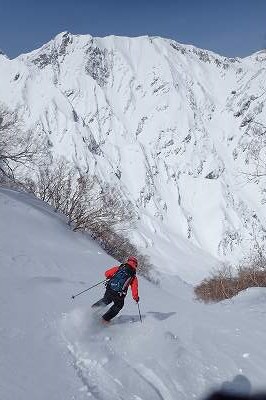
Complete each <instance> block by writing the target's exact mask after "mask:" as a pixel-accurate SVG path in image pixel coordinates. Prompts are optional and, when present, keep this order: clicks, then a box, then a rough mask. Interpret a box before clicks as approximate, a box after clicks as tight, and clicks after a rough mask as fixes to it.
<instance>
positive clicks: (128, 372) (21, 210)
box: [0, 189, 266, 400]
mask: <svg viewBox="0 0 266 400" xmlns="http://www.w3.org/2000/svg"><path fill="white" fill-rule="evenodd" d="M32 203H34V207H33V208H32ZM0 227H1V233H2V232H4V235H2V236H1V244H0V274H1V275H0V301H1V308H0V320H1V321H4V322H2V325H1V327H0V348H1V363H0V375H1V378H2V383H1V386H0V398H1V400H2V399H3V400H14V399H19V400H28V399H29V398H34V399H35V400H47V398H49V400H73V399H75V400H84V399H86V398H89V397H92V398H94V399H96V400H114V399H121V400H122V399H123V400H147V399H154V400H176V399H177V398H178V399H180V400H191V399H192V398H195V399H200V398H202V396H204V394H206V392H208V391H209V390H211V388H219V387H221V385H222V384H225V383H226V382H229V383H230V382H231V381H233V379H234V378H235V377H237V376H238V375H239V374H240V375H243V377H244V378H246V379H247V380H248V381H249V382H250V386H251V388H252V390H253V391H256V390H258V389H262V388H264V389H266V388H265V382H266V364H265V360H266V347H265V337H266V326H265V315H266V306H265V298H266V292H265V288H252V289H250V290H247V291H245V292H244V293H241V294H240V295H239V296H237V297H236V298H234V299H232V300H230V301H226V302H223V303H221V304H218V305H210V306H206V305H204V304H201V303H198V302H195V301H194V299H193V290H192V288H191V286H190V285H188V284H186V283H185V282H183V281H182V280H181V279H180V278H179V277H178V276H176V275H167V274H161V276H160V285H158V286H155V285H153V284H151V283H150V282H147V281H146V280H144V279H142V278H141V277H140V279H139V283H140V297H141V302H140V308H141V312H142V317H143V323H142V324H141V323H140V321H139V316H138V310H137V308H136V304H135V303H134V302H133V301H132V299H131V298H130V294H128V296H127V299H126V303H125V307H124V309H123V310H122V312H121V313H120V315H119V316H118V317H116V318H115V319H114V320H113V322H112V323H111V325H109V326H107V327H105V326H102V325H101V324H100V322H99V318H100V316H99V315H96V314H94V313H92V311H91V308H90V305H91V304H93V303H94V302H95V301H96V300H97V299H99V298H100V296H101V295H102V293H103V291H104V287H98V288H95V289H94V290H92V291H90V292H89V293H86V295H84V296H80V297H78V298H77V299H75V301H73V300H72V299H71V295H72V294H74V293H75V292H79V291H80V290H83V289H85V288H86V287H88V286H90V285H91V284H92V283H96V282H98V281H99V278H101V277H102V275H103V271H104V270H105V269H106V267H110V266H111V265H114V263H115V262H114V260H112V259H111V258H110V257H108V256H107V255H105V254H104V253H103V252H102V250H101V249H100V248H99V247H98V246H97V245H96V244H95V243H94V242H93V241H91V240H90V239H89V238H87V237H84V236H83V235H80V234H75V233H73V232H71V231H70V230H69V229H68V227H67V225H66V224H65V223H64V220H63V219H62V217H60V216H58V215H56V214H54V213H53V212H52V210H51V209H50V208H49V207H47V206H45V205H44V204H43V203H42V202H41V201H37V200H34V201H33V199H32V197H31V196H28V195H26V194H21V193H16V192H14V191H10V190H4V189H0ZM55 244H56V245H55ZM181 261H182V262H183V263H184V264H186V257H185V255H184V257H183V259H182V260H181Z"/></svg>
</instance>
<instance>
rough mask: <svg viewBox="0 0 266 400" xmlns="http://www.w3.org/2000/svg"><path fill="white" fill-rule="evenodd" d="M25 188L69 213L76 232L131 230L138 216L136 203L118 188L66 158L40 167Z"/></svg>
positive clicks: (69, 221)
mask: <svg viewBox="0 0 266 400" xmlns="http://www.w3.org/2000/svg"><path fill="white" fill-rule="evenodd" d="M24 187H25V188H26V189H27V190H28V191H30V192H32V193H34V195H35V196H36V197H38V198H40V199H41V200H43V201H45V202H47V203H48V204H50V205H51V206H52V207H53V208H54V209H55V211H60V212H62V213H63V214H65V215H66V216H67V219H68V224H69V225H70V226H72V229H73V230H74V231H83V232H84V231H87V232H90V233H91V234H92V235H93V234H94V232H95V233H96V232H97V235H96V236H98V235H99V234H100V233H101V234H103V233H104V231H105V230H106V229H107V227H108V229H109V228H110V227H115V229H116V230H117V231H121V230H127V229H128V228H129V227H130V224H133V223H134V220H135V219H136V215H135V212H134V208H133V206H132V204H131V203H130V202H129V201H126V200H125V199H124V198H123V197H122V196H121V194H120V193H119V192H118V191H117V190H115V188H114V187H111V186H110V185H108V184H104V185H103V184H102V183H101V182H100V181H99V180H98V179H97V178H96V177H95V176H93V175H89V174H88V173H84V172H81V171H80V170H78V169H77V168H74V167H71V165H70V164H69V163H68V162H67V161H66V160H65V159H64V158H60V159H57V160H56V161H54V162H53V164H51V165H49V166H48V165H46V166H45V167H44V168H40V169H39V171H38V173H37V174H36V176H35V177H34V178H33V179H27V180H26V181H25V184H24Z"/></svg>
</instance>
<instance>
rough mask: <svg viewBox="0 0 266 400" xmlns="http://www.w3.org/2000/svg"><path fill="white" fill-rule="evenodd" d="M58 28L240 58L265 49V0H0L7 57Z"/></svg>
mask: <svg viewBox="0 0 266 400" xmlns="http://www.w3.org/2000/svg"><path fill="white" fill-rule="evenodd" d="M62 31H70V32H71V33H81V34H85V33H89V34H91V35H94V36H106V35H110V34H113V35H123V36H139V35H146V34H148V35H155V36H163V37H168V38H172V39H175V40H177V41H179V42H181V43H190V44H194V45H196V46H198V47H202V48H205V49H209V50H213V51H215V52H217V53H219V54H222V55H226V56H230V57H233V56H240V57H243V56H246V55H249V54H251V53H253V52H255V51H257V50H260V49H262V48H263V47H266V0H223V1H220V0H142V1H140V0H131V1H128V0H124V1H122V0H72V1H70V0H64V1H63V0H0V49H2V51H4V53H6V54H7V55H8V56H9V57H10V58H13V57H15V56H17V55H19V54H21V53H25V52H28V51H31V50H33V49H35V48H38V47H40V46H41V45H42V44H44V43H46V42H48V41H49V40H50V39H51V38H53V37H54V36H55V35H56V34H58V33H59V32H62Z"/></svg>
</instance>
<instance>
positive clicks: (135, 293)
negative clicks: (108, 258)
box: [105, 262, 139, 301]
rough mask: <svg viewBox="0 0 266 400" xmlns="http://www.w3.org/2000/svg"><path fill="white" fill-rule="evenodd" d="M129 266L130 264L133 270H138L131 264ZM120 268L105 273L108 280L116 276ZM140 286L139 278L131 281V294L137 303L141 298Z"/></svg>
mask: <svg viewBox="0 0 266 400" xmlns="http://www.w3.org/2000/svg"><path fill="white" fill-rule="evenodd" d="M127 264H129V265H130V266H131V267H133V268H136V267H135V266H134V265H133V264H131V263H129V262H128V263H127ZM118 268H119V267H117V266H115V267H112V268H110V269H108V270H107V271H105V276H106V278H107V279H111V278H112V277H113V276H114V274H115V273H116V272H117V270H118ZM138 286H139V284H138V278H137V276H136V275H135V276H134V278H132V279H131V281H130V288H131V293H132V297H133V299H134V300H135V301H137V300H138V298H139V291H138Z"/></svg>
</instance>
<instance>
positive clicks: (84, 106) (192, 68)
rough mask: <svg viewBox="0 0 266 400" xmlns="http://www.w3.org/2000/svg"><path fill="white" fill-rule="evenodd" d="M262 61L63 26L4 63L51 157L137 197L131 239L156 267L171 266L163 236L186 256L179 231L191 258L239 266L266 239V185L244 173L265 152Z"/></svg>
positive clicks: (14, 97) (1, 93) (6, 98)
mask: <svg viewBox="0 0 266 400" xmlns="http://www.w3.org/2000/svg"><path fill="white" fill-rule="evenodd" d="M264 61H265V59H264V52H259V53H254V54H253V55H251V56H250V57H248V58H244V59H240V58H234V59H232V58H226V57H223V56H218V55H216V54H215V53H213V52H210V51H207V50H202V49H197V48H196V47H194V46H192V45H181V44H179V43H177V42H175V41H172V40H171V39H162V38H159V37H152V38H150V37H138V38H123V37H122V38H121V37H114V36H109V37H105V38H93V37H92V36H90V35H78V36H77V35H71V34H69V33H67V32H63V33H61V34H59V35H57V36H56V37H55V39H53V40H51V41H50V42H48V43H47V44H45V45H44V46H42V47H41V48H40V49H37V50H34V51H33V52H31V53H28V54H26V55H21V56H19V57H17V58H16V59H13V60H7V59H5V60H4V62H3V61H2V62H1V61H0V71H1V74H2V76H4V77H5V79H4V80H2V82H1V83H0V100H1V102H3V103H5V104H6V105H7V106H9V107H10V108H11V109H14V108H18V109H19V110H20V114H21V116H23V119H24V123H25V127H26V128H29V129H33V130H34V131H35V132H36V134H38V135H41V136H42V137H43V140H44V141H47V146H48V147H49V148H50V152H51V155H52V156H53V157H55V156H56V155H63V156H65V157H67V158H68V159H69V160H71V161H72V162H74V163H75V164H77V165H79V166H81V167H83V168H86V169H87V170H89V171H90V172H91V173H95V174H96V175H97V176H98V177H99V178H101V179H103V180H105V181H108V182H110V183H112V184H115V185H116V186H117V187H118V188H119V189H120V190H121V192H122V193H123V194H124V195H125V196H126V197H129V198H130V199H131V200H133V203H134V204H135V206H136V208H137V210H138V212H139V215H140V217H141V219H140V221H139V224H138V228H137V230H136V231H135V232H134V233H132V237H133V238H134V240H135V242H136V243H137V244H139V245H140V246H141V247H144V248H145V251H147V252H148V253H149V254H150V255H151V257H152V261H153V263H154V264H155V265H156V264H160V263H162V262H166V263H169V264H172V263H173V261H172V260H170V259H167V244H164V245H162V243H164V242H172V243H174V245H176V254H177V258H178V254H179V252H180V246H179V245H178V243H177V244H176V242H178V239H177V238H178V237H181V238H182V239H184V240H185V241H187V242H188V249H189V250H188V251H189V252H190V253H191V254H192V253H193V246H196V247H200V248H201V249H202V250H203V251H204V252H207V253H209V254H210V255H211V257H214V258H215V259H218V260H221V261H230V262H236V261H238V260H239V259H240V258H241V257H243V254H244V253H245V252H248V251H249V250H250V249H252V248H253V246H254V240H255V238H256V240H257V241H258V242H259V243H261V244H263V242H264V240H265V227H266V220H265V205H264V204H265V202H264V201H266V200H265V192H264V181H261V180H259V182H258V183H254V182H250V181H249V180H248V179H247V175H245V174H252V173H254V172H255V171H256V167H257V160H258V155H259V157H260V158H261V157H262V156H263V155H264V151H265V145H266V142H265V140H266V139H265V138H264V134H263V132H264V131H263V130H264V126H265V125H266V115H265V106H264V105H265V101H266V95H265V93H266V87H265V82H266V77H265V75H266V72H265V71H266V69H265V66H264ZM207 221H208V223H207V224H206V222H207ZM147 227H148V228H147ZM161 247H162V248H161ZM156 260H158V261H157V262H156ZM210 264H211V263H210ZM177 268H179V266H178V267H177ZM172 270H173V271H175V268H172V267H169V271H172Z"/></svg>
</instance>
